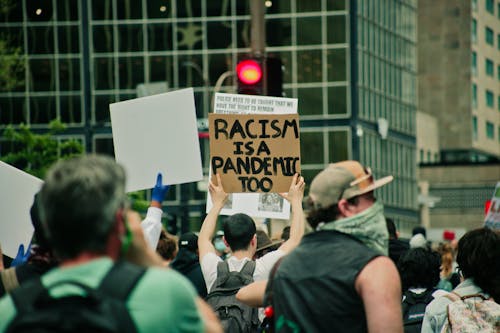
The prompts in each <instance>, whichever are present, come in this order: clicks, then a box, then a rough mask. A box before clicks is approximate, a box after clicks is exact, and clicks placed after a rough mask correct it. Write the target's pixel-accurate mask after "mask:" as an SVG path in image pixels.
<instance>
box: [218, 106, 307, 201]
mask: <svg viewBox="0 0 500 333" xmlns="http://www.w3.org/2000/svg"><path fill="white" fill-rule="evenodd" d="M299 132H300V130H299V117H298V115H297V114H281V115H280V114H266V115H233V114H210V115H209V133H210V161H211V165H210V166H211V170H212V173H213V175H215V174H216V173H218V174H220V175H221V178H222V185H223V187H224V190H225V191H226V192H227V193H245V192H287V191H288V189H289V188H290V183H291V181H292V177H293V175H294V174H295V173H297V172H300V139H299ZM214 180H215V179H214V177H213V179H212V181H214Z"/></svg>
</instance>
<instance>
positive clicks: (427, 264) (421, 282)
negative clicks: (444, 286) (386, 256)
mask: <svg viewBox="0 0 500 333" xmlns="http://www.w3.org/2000/svg"><path fill="white" fill-rule="evenodd" d="M397 266H398V270H399V274H400V276H401V286H402V288H403V291H406V290H408V288H412V287H413V288H428V289H429V288H434V287H435V286H436V284H437V283H438V282H439V279H440V277H439V272H440V267H441V256H440V255H439V253H437V252H435V251H431V250H428V249H425V248H421V247H419V248H414V249H410V250H408V252H406V253H405V254H404V255H403V256H402V257H401V258H400V259H399V262H398V265H397Z"/></svg>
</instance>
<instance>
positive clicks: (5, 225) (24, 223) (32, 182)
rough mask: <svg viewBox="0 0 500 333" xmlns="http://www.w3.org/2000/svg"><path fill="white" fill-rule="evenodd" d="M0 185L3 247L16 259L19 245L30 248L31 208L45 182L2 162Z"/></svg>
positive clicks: (0, 234) (0, 229)
mask: <svg viewBox="0 0 500 333" xmlns="http://www.w3.org/2000/svg"><path fill="white" fill-rule="evenodd" d="M0 184H2V186H1V187H0V211H1V212H2V223H0V244H1V245H2V251H3V253H4V254H6V255H8V256H9V257H11V258H15V257H16V255H17V249H18V247H19V245H20V244H24V248H25V249H27V248H28V245H29V243H30V242H31V237H33V225H32V223H31V216H30V208H31V205H32V204H33V199H34V196H35V194H36V193H37V192H38V191H39V190H40V188H41V186H42V184H43V181H42V180H40V179H38V178H36V177H34V176H32V175H30V174H28V173H26V172H24V171H22V170H19V169H17V168H14V167H13V166H11V165H9V164H6V163H4V162H0Z"/></svg>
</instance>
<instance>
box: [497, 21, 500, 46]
mask: <svg viewBox="0 0 500 333" xmlns="http://www.w3.org/2000/svg"><path fill="white" fill-rule="evenodd" d="M499 19H500V17H499ZM497 49H499V50H500V34H498V35H497Z"/></svg>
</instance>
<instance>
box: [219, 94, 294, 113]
mask: <svg viewBox="0 0 500 333" xmlns="http://www.w3.org/2000/svg"><path fill="white" fill-rule="evenodd" d="M214 113H233V114H234V113H238V114H246V113H252V114H258V113H274V114H277V113H279V114H283V113H297V99H296V98H284V97H270V96H253V95H237V94H223V93H217V94H215V105H214Z"/></svg>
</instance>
